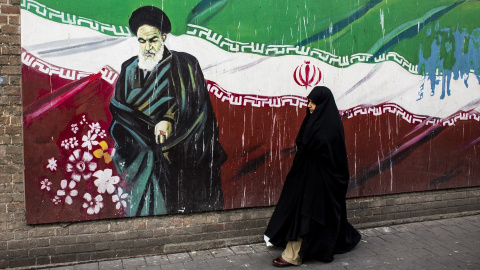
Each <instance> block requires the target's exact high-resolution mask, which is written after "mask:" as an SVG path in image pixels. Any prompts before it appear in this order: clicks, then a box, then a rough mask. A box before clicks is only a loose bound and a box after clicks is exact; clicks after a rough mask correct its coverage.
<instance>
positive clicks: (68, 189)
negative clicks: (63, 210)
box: [57, 179, 78, 204]
mask: <svg viewBox="0 0 480 270" xmlns="http://www.w3.org/2000/svg"><path fill="white" fill-rule="evenodd" d="M76 185H77V183H76V182H75V181H70V183H68V181H67V180H65V179H63V180H62V181H60V187H61V188H62V189H59V190H57V196H60V197H63V196H65V203H66V204H72V203H73V199H72V197H75V196H77V195H78V191H77V190H76V189H75V187H76Z"/></svg>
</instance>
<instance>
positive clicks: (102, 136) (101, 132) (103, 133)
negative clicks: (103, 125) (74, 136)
mask: <svg viewBox="0 0 480 270" xmlns="http://www.w3.org/2000/svg"><path fill="white" fill-rule="evenodd" d="M98 136H99V137H100V138H102V139H103V138H105V136H107V133H106V132H105V130H104V129H102V131H100V132H99V133H98Z"/></svg>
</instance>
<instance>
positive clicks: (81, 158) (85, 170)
mask: <svg viewBox="0 0 480 270" xmlns="http://www.w3.org/2000/svg"><path fill="white" fill-rule="evenodd" d="M92 159H93V155H92V154H90V153H89V152H83V153H82V150H80V149H77V150H75V151H73V153H72V154H71V155H70V156H69V157H68V160H69V161H70V162H71V163H67V172H71V173H72V179H73V180H75V181H77V182H78V181H80V180H81V179H82V176H83V178H84V179H85V180H88V179H90V177H92V173H93V172H94V171H95V170H96V169H97V163H95V162H92Z"/></svg>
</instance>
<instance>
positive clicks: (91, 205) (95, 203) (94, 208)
mask: <svg viewBox="0 0 480 270" xmlns="http://www.w3.org/2000/svg"><path fill="white" fill-rule="evenodd" d="M83 198H84V199H85V201H86V202H84V203H83V208H87V214H89V215H93V214H98V212H100V209H102V208H103V197H102V195H97V197H95V198H92V195H90V193H85V195H83Z"/></svg>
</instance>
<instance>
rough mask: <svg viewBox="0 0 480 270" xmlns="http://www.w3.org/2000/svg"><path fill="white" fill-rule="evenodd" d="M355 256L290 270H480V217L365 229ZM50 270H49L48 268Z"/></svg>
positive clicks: (161, 269) (177, 260) (168, 265)
mask: <svg viewBox="0 0 480 270" xmlns="http://www.w3.org/2000/svg"><path fill="white" fill-rule="evenodd" d="M360 232H361V234H362V241H361V242H360V243H359V244H358V246H357V247H356V248H355V249H354V250H353V251H352V252H350V253H347V254H342V255H336V256H335V260H334V261H333V262H331V263H328V264H327V263H321V262H317V261H313V260H308V261H305V262H304V264H303V265H301V266H300V267H290V268H289V269H304V268H306V269H325V270H327V269H389V270H390V269H472V270H473V269H476V270H478V269H480V215H476V216H467V217H460V218H452V219H442V220H435V221H426V222H418V223H410V224H403V225H395V226H390V227H380V228H373V229H365V230H361V231H360ZM281 252H282V250H281V249H277V248H267V247H266V246H265V245H264V244H263V243H260V244H253V245H243V246H233V247H229V248H222V249H215V250H201V251H193V252H185V253H177V254H168V255H160V256H145V257H138V258H130V259H122V260H113V261H103V262H96V263H88V264H78V265H74V266H67V267H56V268H49V269H51V270H81V269H82V270H83V269H88V270H97V269H132V270H133V269H135V270H136V269H139V270H150V269H152V270H153V269H155V270H166V269H169V270H179V269H217V270H220V269H228V270H235V269H261V270H266V269H278V268H276V267H273V266H272V265H271V262H272V260H273V259H274V258H276V257H278V256H280V254H281ZM47 269H48V268H47Z"/></svg>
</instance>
